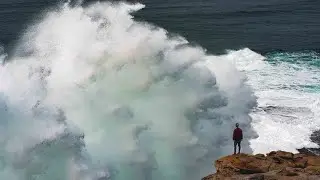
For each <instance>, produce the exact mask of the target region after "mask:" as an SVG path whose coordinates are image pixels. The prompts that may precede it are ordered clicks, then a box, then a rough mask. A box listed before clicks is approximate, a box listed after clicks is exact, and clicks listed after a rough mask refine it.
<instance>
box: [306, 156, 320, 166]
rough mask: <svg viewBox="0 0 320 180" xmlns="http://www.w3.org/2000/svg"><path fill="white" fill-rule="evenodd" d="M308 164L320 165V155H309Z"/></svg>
mask: <svg viewBox="0 0 320 180" xmlns="http://www.w3.org/2000/svg"><path fill="white" fill-rule="evenodd" d="M307 160H308V162H307V165H308V166H320V157H319V156H308V157H307Z"/></svg>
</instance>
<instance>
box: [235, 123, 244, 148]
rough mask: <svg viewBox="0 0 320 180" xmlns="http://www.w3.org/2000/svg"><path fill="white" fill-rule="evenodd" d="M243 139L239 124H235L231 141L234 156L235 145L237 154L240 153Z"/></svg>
mask: <svg viewBox="0 0 320 180" xmlns="http://www.w3.org/2000/svg"><path fill="white" fill-rule="evenodd" d="M242 139H243V135H242V130H241V129H240V128H239V123H236V128H235V129H234V131H233V141H234V153H233V154H236V150H237V145H238V147H239V151H238V154H239V153H240V151H241V141H242Z"/></svg>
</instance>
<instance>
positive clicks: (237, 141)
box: [234, 140, 241, 154]
mask: <svg viewBox="0 0 320 180" xmlns="http://www.w3.org/2000/svg"><path fill="white" fill-rule="evenodd" d="M237 145H238V147H239V151H238V153H240V150H241V140H234V154H236V150H237Z"/></svg>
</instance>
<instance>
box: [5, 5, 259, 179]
mask: <svg viewBox="0 0 320 180" xmlns="http://www.w3.org/2000/svg"><path fill="white" fill-rule="evenodd" d="M143 7H144V6H143V5H141V4H135V5H129V4H124V3H120V4H110V3H96V4H92V5H90V6H88V7H85V8H83V7H80V6H79V7H74V8H70V7H68V6H67V5H66V6H64V7H63V8H62V9H59V10H56V11H53V12H49V13H48V14H47V15H46V16H45V17H44V18H43V20H41V21H40V22H39V23H37V24H35V25H33V26H32V27H30V29H28V30H27V31H26V33H25V35H24V37H23V38H22V40H21V41H20V43H19V46H18V47H17V51H16V53H15V54H14V56H13V57H12V58H11V59H9V62H8V63H7V64H6V65H5V66H4V67H3V68H2V70H3V71H1V76H0V77H1V79H0V80H1V86H0V90H1V92H2V93H3V94H4V97H5V98H4V100H3V101H4V102H5V103H6V105H7V106H8V109H9V110H8V112H7V113H5V114H6V118H5V120H6V123H8V124H6V123H4V124H3V127H5V128H4V129H7V131H4V132H2V133H3V134H2V135H3V136H5V137H7V140H8V141H6V142H3V144H1V145H3V146H4V147H8V148H7V149H4V153H3V154H4V155H5V156H11V157H12V159H9V160H8V162H6V166H8V167H10V168H11V169H13V172H15V173H16V174H17V176H20V177H21V178H22V179H23V178H31V176H32V175H37V176H40V177H39V178H40V179H46V180H48V179H49V180H50V179H67V178H68V177H69V178H70V179H72V178H75V177H81V178H83V179H86V178H89V179H90V178H91V179H94V178H95V177H96V176H98V175H99V173H98V175H97V174H96V173H95V172H104V173H102V174H105V175H108V176H109V173H106V171H107V169H109V168H110V169H111V170H110V171H112V169H116V171H117V172H118V174H117V175H114V174H113V173H112V172H110V174H111V175H110V176H112V178H113V179H124V178H126V179H128V178H129V177H130V178H132V177H134V179H137V180H140V179H148V180H150V179H153V180H163V179H166V180H171V179H172V180H173V179H174V180H177V179H184V180H194V179H200V178H201V177H203V176H205V175H207V174H208V173H210V172H211V171H212V160H214V159H216V158H218V157H220V156H223V155H227V154H230V153H232V151H233V147H232V146H233V143H232V138H231V135H232V130H233V127H234V124H235V123H236V122H239V123H240V124H241V127H242V128H243V129H244V130H245V132H246V133H245V137H246V140H245V141H244V142H243V151H244V152H247V153H250V152H251V149H250V148H249V144H248V139H251V138H253V137H254V136H255V133H254V131H253V130H252V129H251V126H250V123H251V119H250V117H249V116H248V113H249V112H250V110H251V108H252V107H253V106H254V104H255V97H254V96H253V94H252V91H251V89H250V88H249V86H247V85H246V84H245V75H244V74H243V73H241V72H239V71H238V70H237V69H236V68H235V66H234V64H232V63H230V62H228V61H226V59H228V56H229V55H226V56H212V55H211V56H209V55H207V54H206V53H205V51H204V50H203V49H202V48H201V47H191V46H188V45H187V41H186V40H185V39H184V38H181V37H175V38H169V37H168V36H167V32H166V31H165V30H164V29H161V28H157V27H152V26H151V25H148V24H147V23H141V22H136V21H134V20H133V19H132V16H131V15H130V12H133V11H136V10H139V9H141V8H143ZM251 54H252V53H251ZM249 55H250V54H249ZM245 56H247V55H245ZM248 57H249V58H252V57H250V56H248ZM58 109H62V110H63V112H64V115H65V116H66V124H64V123H60V122H57V121H56V119H58V118H59V119H63V118H62V117H63V116H62V114H60V113H59V111H58ZM66 131H71V132H72V133H74V134H77V135H78V134H81V133H83V134H84V135H85V137H84V143H85V148H81V147H78V149H77V148H75V147H73V146H72V147H73V148H71V147H69V146H68V145H70V144H71V145H72V144H74V143H80V142H79V141H81V140H77V139H75V137H74V138H73V139H72V138H71V139H70V138H69V139H68V136H67V138H65V139H66V140H65V139H64V138H62V137H61V136H62V135H66V134H65V133H66ZM67 135H69V134H67ZM54 140H59V141H57V142H56V141H54ZM44 142H48V143H49V144H50V145H51V146H46V143H44ZM18 145H19V146H18ZM66 147H68V148H66ZM15 154H19V156H15ZM76 158H79V159H80V160H81V161H80V160H79V161H74V159H76ZM70 159H71V160H70ZM12 162H14V163H13V164H16V166H18V167H19V168H20V169H22V170H17V169H18V168H16V167H11V164H12ZM39 164H40V165H39ZM83 164H84V165H83ZM43 166H46V167H48V168H47V169H41V168H40V167H43ZM79 167H86V168H79ZM105 167H107V168H105ZM79 169H80V170H79ZM97 169H98V170H97ZM36 170H38V171H36ZM42 171H45V173H44V172H42ZM60 171H61V172H64V173H58V172H60ZM65 171H69V172H65ZM78 173H80V175H79V174H78ZM81 173H84V174H85V175H83V174H81ZM100 175H101V173H100ZM2 177H3V178H5V177H6V176H5V175H3V176H2V174H0V178H2Z"/></svg>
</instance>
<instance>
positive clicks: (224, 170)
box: [202, 151, 320, 180]
mask: <svg viewBox="0 0 320 180" xmlns="http://www.w3.org/2000/svg"><path fill="white" fill-rule="evenodd" d="M215 167H216V170H217V172H216V173H215V174H211V175H209V176H206V177H204V178H202V180H241V179H243V180H278V179H279V180H317V179H320V156H316V155H314V154H310V153H298V154H293V153H290V152H284V151H272V152H270V153H268V154H267V155H264V154H257V155H248V154H237V155H230V156H226V157H223V158H221V159H218V160H217V161H216V162H215Z"/></svg>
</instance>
